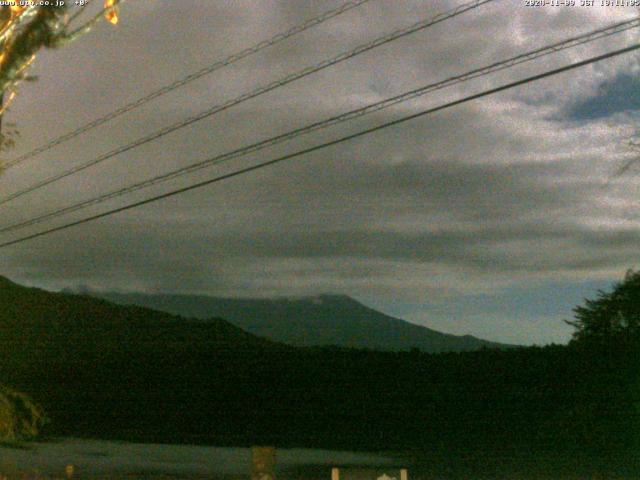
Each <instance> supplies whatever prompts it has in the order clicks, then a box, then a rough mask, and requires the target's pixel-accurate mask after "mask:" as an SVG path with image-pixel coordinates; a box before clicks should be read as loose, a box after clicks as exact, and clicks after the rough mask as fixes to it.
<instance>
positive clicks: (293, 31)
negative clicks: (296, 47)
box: [4, 0, 370, 169]
mask: <svg viewBox="0 0 640 480" xmlns="http://www.w3.org/2000/svg"><path fill="white" fill-rule="evenodd" d="M369 1H370V0H352V1H348V2H346V3H344V4H343V5H341V6H340V7H338V8H335V9H333V10H329V11H327V12H325V13H323V14H321V15H319V16H317V17H315V18H312V19H309V20H307V21H306V22H304V23H302V24H300V25H296V26H294V27H291V28H290V29H289V30H286V31H284V32H281V33H278V34H277V35H274V36H273V37H271V38H269V39H267V40H263V41H262V42H260V43H257V44H255V45H253V46H251V47H249V48H246V49H244V50H242V51H240V52H236V53H234V54H232V55H230V56H228V57H227V58H225V59H223V60H219V61H217V62H215V63H213V64H211V65H209V66H206V67H204V68H202V69H200V70H198V71H197V72H193V73H191V74H189V75H187V76H185V77H183V78H180V79H179V80H176V81H174V82H173V83H170V84H168V85H165V86H164V87H161V88H159V89H157V90H154V91H153V92H151V93H149V94H147V95H145V96H144V97H140V98H138V99H137V100H134V101H132V102H130V103H128V104H126V105H124V106H122V107H120V108H118V109H117V110H114V111H113V112H110V113H107V114H106V115H104V116H102V117H99V118H97V119H95V120H93V121H91V122H89V123H86V124H85V125H82V126H80V127H78V128H77V129H75V130H73V131H71V132H69V133H66V134H64V135H61V136H59V137H56V138H54V139H52V140H50V141H49V142H47V143H45V144H43V145H41V146H39V147H37V148H35V149H33V150H31V151H29V152H27V153H25V154H23V155H20V156H19V157H16V158H14V159H13V160H10V161H8V162H7V163H5V164H4V168H5V169H7V168H11V167H13V166H15V165H18V164H19V163H22V162H24V161H25V160H28V159H30V158H33V157H35V156H37V155H40V154H41V153H44V152H46V151H47V150H50V149H52V148H54V147H56V146H58V145H61V144H63V143H65V142H67V141H69V140H71V139H72V138H75V137H77V136H78V135H81V134H83V133H85V132H88V131H89V130H93V129H94V128H96V127H99V126H100V125H103V124H105V123H107V122H109V121H111V120H113V119H114V118H117V117H119V116H120V115H124V114H125V113H127V112H130V111H131V110H134V109H136V108H139V107H141V106H142V105H144V104H146V103H148V102H150V101H152V100H155V99H156V98H158V97H161V96H163V95H165V94H167V93H169V92H172V91H173V90H176V89H178V88H180V87H183V86H184V85H186V84H188V83H191V82H193V81H195V80H198V79H199V78H202V77H204V76H205V75H209V74H210V73H213V72H215V71H216V70H219V69H221V68H223V67H227V66H229V65H232V64H233V63H236V62H238V61H240V60H242V59H244V58H247V57H249V56H251V55H253V54H255V53H258V52H260V51H261V50H264V49H265V48H269V47H272V46H274V45H276V44H278V43H280V42H282V41H284V40H287V39H288V38H291V37H293V36H294V35H297V34H299V33H302V32H304V31H305V30H308V29H310V28H312V27H315V26H316V25H320V24H321V23H323V22H326V21H327V20H330V19H332V18H334V17H337V16H338V15H342V14H343V13H345V12H348V11H349V10H352V9H354V8H356V7H359V6H360V5H362V4H364V3H367V2H369Z"/></svg>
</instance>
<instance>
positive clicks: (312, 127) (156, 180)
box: [0, 17, 640, 233]
mask: <svg viewBox="0 0 640 480" xmlns="http://www.w3.org/2000/svg"><path fill="white" fill-rule="evenodd" d="M639 26H640V17H637V18H634V19H632V20H627V21H624V22H619V23H616V24H613V25H610V26H607V27H604V28H600V29H596V30H593V31H591V32H588V33H585V34H582V35H578V36H575V37H571V38H569V39H566V40H563V41H561V42H557V43H553V44H551V45H547V46H545V47H541V48H538V49H535V50H532V51H529V52H526V53H522V54H519V55H516V56H514V57H511V58H508V59H505V60H501V61H498V62H495V63H492V64H490V65H487V66H485V67H481V68H477V69H474V70H471V71H468V72H466V73H463V74H460V75H456V76H453V77H449V78H447V79H446V80H442V81H439V82H436V83H432V84H429V85H426V86H423V87H420V88H417V89H414V90H411V91H408V92H405V93H402V94H400V95H396V96H394V97H390V98H387V99H385V100H381V101H379V102H376V103H373V104H370V105H367V106H365V107H361V108H358V109H355V110H351V111H349V112H345V113H342V114H340V115H336V116H334V117H331V118H328V119H325V120H322V121H319V122H315V123H311V124H309V125H306V126H304V127H301V128H297V129H295V130H291V131H289V132H286V133H284V134H281V135H277V136H275V137H271V138H268V139H266V140H262V141H260V142H257V143H253V144H250V145H247V146H244V147H241V148H238V149H236V150H232V151H230V152H226V153H223V154H220V155H217V156H215V157H212V158H209V159H206V160H203V161H200V162H197V163H195V164H191V165H188V166H185V167H182V168H179V169H176V170H173V171H171V172H168V173H164V174H161V175H157V176H155V177H152V178H149V179H147V180H144V181H142V182H137V183H134V184H132V185H129V186H127V187H124V188H121V189H118V190H114V191H111V192H107V193H104V194H102V195H99V196H97V197H94V198H91V199H89V200H84V201H82V202H79V203H76V204H72V205H69V206H67V207H63V208H61V209H57V210H54V211H51V212H47V213H44V214H42V215H39V216H37V217H35V218H31V219H29V220H24V221H20V222H17V223H14V224H11V225H8V226H5V227H3V228H0V233H6V232H10V231H14V230H19V229H22V228H25V227H28V226H31V225H36V224H39V223H42V222H44V221H46V220H49V219H52V218H55V217H59V216H61V215H65V214H68V213H72V212H76V211H78V210H83V209H85V208H87V207H90V206H92V205H97V204H100V203H103V202H105V201H108V200H111V199H113V198H117V197H120V196H122V195H126V194H129V193H133V192H135V191H138V190H142V189H144V188H149V187H151V186H153V185H157V184H160V183H163V182H166V181H169V180H172V179H174V178H177V177H179V176H182V175H186V174H189V173H193V172H196V171H198V170H201V169H204V168H208V167H211V166H213V165H218V164H220V163H223V162H226V161H229V160H232V159H234V158H238V157H242V156H245V155H248V154H250V153H255V152H257V151H260V150H263V149H265V148H268V147H271V146H274V145H277V144H280V143H283V142H285V141H287V140H290V139H293V138H295V137H298V136H300V135H306V134H309V133H311V132H314V131H317V130H320V129H323V128H327V127H329V126H333V125H337V124H339V123H343V122H346V121H348V120H353V119H355V118H359V117H361V116H364V115H367V114H370V113H373V112H377V111H380V110H382V109H385V108H388V107H391V106H393V105H396V104H398V103H401V102H406V101H408V100H411V99H414V98H417V97H420V96H423V95H425V94H427V93H430V92H433V91H436V90H441V89H443V88H446V87H449V86H452V85H455V84H457V83H462V82H465V81H468V80H471V79H474V78H478V77H481V76H485V75H488V74H490V73H494V72H497V71H500V70H504V69H506V68H511V67H513V66H515V65H519V64H522V63H525V62H529V61H532V60H536V59H538V58H541V57H543V56H546V55H549V54H552V53H556V52H559V51H561V50H565V49H568V48H574V47H576V46H579V45H582V44H585V43H588V42H593V41H595V40H599V39H602V38H605V37H609V36H611V35H614V34H617V33H621V32H623V31H626V30H629V29H632V28H637V27H639Z"/></svg>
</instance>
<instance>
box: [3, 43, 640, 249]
mask: <svg viewBox="0 0 640 480" xmlns="http://www.w3.org/2000/svg"><path fill="white" fill-rule="evenodd" d="M638 49H640V43H637V44H635V45H631V46H629V47H626V48H622V49H619V50H615V51H613V52H609V53H606V54H604V55H598V56H596V57H591V58H588V59H587V60H582V61H580V62H575V63H571V64H569V65H565V66H564V67H560V68H555V69H553V70H548V71H546V72H544V73H540V74H537V75H533V76H531V77H527V78H524V79H522V80H518V81H515V82H511V83H507V84H505V85H501V86H499V87H496V88H492V89H490V90H485V91H483V92H480V93H476V94H474V95H469V96H467V97H464V98H461V99H458V100H455V101H452V102H448V103H445V104H443V105H440V106H437V107H434V108H429V109H426V110H422V111H420V112H417V113H414V114H412V115H407V116H404V117H402V118H399V119H396V120H392V121H390V122H386V123H383V124H381V125H378V126H375V127H372V128H368V129H366V130H361V131H359V132H357V133H353V134H351V135H347V136H344V137H341V138H338V139H336V140H332V141H330V142H325V143H322V144H319V145H315V146H313V147H310V148H306V149H303V150H299V151H297V152H294V153H290V154H287V155H283V156H281V157H278V158H274V159H272V160H268V161H266V162H262V163H259V164H257V165H252V166H250V167H246V168H243V169H240V170H236V171H235V172H231V173H227V174H224V175H220V176H218V177H214V178H211V179H209V180H204V181H202V182H198V183H195V184H192V185H189V186H186V187H182V188H179V189H176V190H173V191H171V192H167V193H163V194H161V195H156V196H154V197H150V198H147V199H145V200H141V201H138V202H134V203H130V204H128V205H124V206H122V207H118V208H114V209H112V210H108V211H106V212H102V213H99V214H96V215H92V216H90V217H85V218H82V219H80V220H76V221H74V222H70V223H66V224H64V225H60V226H57V227H53V228H49V229H47V230H41V231H40V232H36V233H33V234H30V235H27V236H24V237H21V238H17V239H15V240H11V241H8V242H4V243H0V248H4V247H8V246H10V245H15V244H18V243H22V242H25V241H27V240H31V239H34V238H38V237H42V236H44V235H48V234H51V233H54V232H59V231H61V230H66V229H68V228H71V227H74V226H76V225H81V224H84V223H88V222H91V221H94V220H97V219H100V218H104V217H107V216H110V215H114V214H116V213H120V212H124V211H126V210H131V209H133V208H137V207H140V206H143V205H147V204H149V203H153V202H156V201H159V200H162V199H165V198H169V197H173V196H175V195H179V194H182V193H186V192H188V191H191V190H195V189H197V188H202V187H205V186H207V185H211V184H214V183H217V182H220V181H223V180H227V179H229V178H233V177H237V176H239V175H243V174H245V173H249V172H252V171H254V170H259V169H262V168H265V167H268V166H270V165H274V164H276V163H280V162H283V161H285V160H289V159H292V158H295V157H299V156H302V155H306V154H308V153H312V152H316V151H318V150H322V149H324V148H327V147H330V146H333V145H338V144H341V143H344V142H347V141H350V140H353V139H355V138H359V137H362V136H365V135H368V134H370V133H373V132H377V131H379V130H383V129H385V128H389V127H393V126H395V125H399V124H402V123H405V122H408V121H409V120H413V119H416V118H419V117H422V116H425V115H428V114H431V113H435V112H438V111H441V110H445V109H447V108H451V107H454V106H457V105H461V104H463V103H467V102H470V101H472V100H476V99H478V98H482V97H486V96H489V95H493V94H496V93H499V92H502V91H505V90H509V89H511V88H515V87H518V86H520V85H524V84H527V83H530V82H534V81H537V80H541V79H543V78H547V77H551V76H554V75H558V74H560V73H563V72H567V71H569V70H573V69H576V68H579V67H583V66H586V65H589V64H592V63H595V62H599V61H602V60H606V59H608V58H612V57H616V56H618V55H622V54H625V53H629V52H632V51H634V50H638Z"/></svg>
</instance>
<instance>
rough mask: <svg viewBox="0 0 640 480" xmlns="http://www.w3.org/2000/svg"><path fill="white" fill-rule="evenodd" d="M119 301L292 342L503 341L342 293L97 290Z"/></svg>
mask: <svg viewBox="0 0 640 480" xmlns="http://www.w3.org/2000/svg"><path fill="white" fill-rule="evenodd" d="M91 294H92V295H96V296H98V297H100V298H105V299H107V300H110V301H112V302H115V303H119V304H121V305H139V306H143V307H147V308H153V309H156V310H161V311H163V312H168V313H172V314H174V315H184V316H188V317H195V318H202V319H206V318H210V317H221V318H224V319H226V320H228V321H229V322H231V323H233V324H234V325H236V326H238V327H240V328H242V329H243V330H246V331H247V332H250V333H253V334H254V335H258V336H260V337H264V338H269V339H271V340H275V341H278V342H283V343H287V344H289V345H295V346H339V347H347V348H370V349H374V350H382V351H403V350H404V351H407V350H411V349H413V348H418V349H420V350H422V351H424V352H430V353H436V352H447V351H456V352H459V351H467V350H477V349H479V348H482V347H496V348H500V347H505V348H506V347H508V345H502V344H499V343H495V342H490V341H487V340H481V339H479V338H475V337H473V336H471V335H464V336H457V335H449V334H445V333H442V332H438V331H436V330H432V329H430V328H426V327H423V326H420V325H415V324H413V323H409V322H406V321H404V320H400V319H398V318H394V317H390V316H389V315H385V314H384V313H381V312H378V311H376V310H374V309H372V308H369V307H366V306H365V305H363V304H361V303H360V302H358V301H356V300H354V299H353V298H350V297H348V296H346V295H320V296H316V297H301V298H284V297H281V298H268V299H257V298H253V299H252V298H219V297H208V296H201V295H168V294H167V295H165V294H158V295H145V294H136V293H131V294H119V293H104V292H103V293H96V292H92V293H91Z"/></svg>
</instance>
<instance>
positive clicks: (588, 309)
mask: <svg viewBox="0 0 640 480" xmlns="http://www.w3.org/2000/svg"><path fill="white" fill-rule="evenodd" d="M573 312H574V314H575V321H568V320H566V323H568V324H569V325H571V326H573V327H574V328H575V329H576V331H575V332H574V333H573V341H574V342H597V343H609V342H612V341H613V342H619V341H624V342H629V341H637V340H638V339H639V338H640V271H633V270H628V271H627V273H626V275H625V277H624V280H623V281H622V282H618V283H616V284H614V286H613V290H612V291H611V292H604V291H602V290H600V291H598V297H597V298H596V299H594V300H589V299H586V300H585V304H584V306H578V307H576V308H574V309H573Z"/></svg>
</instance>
